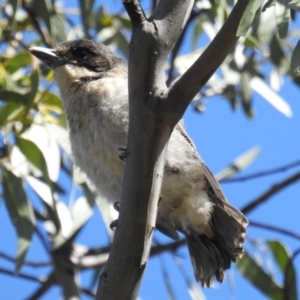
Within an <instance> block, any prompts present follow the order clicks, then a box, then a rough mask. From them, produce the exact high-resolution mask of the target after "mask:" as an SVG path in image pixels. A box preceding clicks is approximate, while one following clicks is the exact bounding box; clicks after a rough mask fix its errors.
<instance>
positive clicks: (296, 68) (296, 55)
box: [291, 41, 300, 77]
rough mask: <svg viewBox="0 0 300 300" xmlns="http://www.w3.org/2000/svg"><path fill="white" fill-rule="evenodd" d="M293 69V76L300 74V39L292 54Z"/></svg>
mask: <svg viewBox="0 0 300 300" xmlns="http://www.w3.org/2000/svg"><path fill="white" fill-rule="evenodd" d="M291 69H292V74H293V76H295V77H296V76H299V75H300V41H298V43H297V45H296V47H295V49H294V51H293V54H292V59H291Z"/></svg>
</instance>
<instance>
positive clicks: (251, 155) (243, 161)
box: [215, 147, 260, 180]
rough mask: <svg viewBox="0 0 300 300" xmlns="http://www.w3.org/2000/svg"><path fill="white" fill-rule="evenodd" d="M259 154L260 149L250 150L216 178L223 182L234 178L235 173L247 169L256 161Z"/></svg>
mask: <svg viewBox="0 0 300 300" xmlns="http://www.w3.org/2000/svg"><path fill="white" fill-rule="evenodd" d="M259 153H260V148H259V147H253V148H251V149H250V150H248V151H247V152H245V153H243V154H242V155H241V156H239V157H238V158H236V159H235V160H234V162H233V163H232V164H231V165H230V166H229V167H227V168H226V169H224V170H222V171H221V172H220V173H218V174H217V175H216V176H215V177H216V178H217V179H218V180H222V179H224V178H228V177H231V176H233V175H234V174H235V173H237V172H239V171H241V170H243V169H245V168H247V167H248V166H249V165H250V164H251V163H252V162H253V161H254V160H255V159H256V157H257V156H258V154H259Z"/></svg>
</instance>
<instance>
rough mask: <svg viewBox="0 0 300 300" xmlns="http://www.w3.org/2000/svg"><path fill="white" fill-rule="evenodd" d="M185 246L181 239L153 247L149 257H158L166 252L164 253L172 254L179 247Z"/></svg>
mask: <svg viewBox="0 0 300 300" xmlns="http://www.w3.org/2000/svg"><path fill="white" fill-rule="evenodd" d="M185 244H186V241H185V239H182V240H180V241H176V242H172V243H169V244H165V245H159V246H154V247H152V248H151V252H150V256H155V255H158V254H160V253H162V252H166V251H171V252H174V251H176V250H177V249H178V248H179V247H181V246H183V245H185Z"/></svg>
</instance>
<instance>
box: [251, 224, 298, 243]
mask: <svg viewBox="0 0 300 300" xmlns="http://www.w3.org/2000/svg"><path fill="white" fill-rule="evenodd" d="M249 225H250V226H253V227H258V228H262V229H266V230H271V231H275V232H278V233H281V234H284V235H287V236H290V237H292V238H294V239H297V240H300V234H298V233H296V232H292V231H289V230H286V229H282V228H279V227H277V226H273V225H267V224H263V223H259V222H254V221H249Z"/></svg>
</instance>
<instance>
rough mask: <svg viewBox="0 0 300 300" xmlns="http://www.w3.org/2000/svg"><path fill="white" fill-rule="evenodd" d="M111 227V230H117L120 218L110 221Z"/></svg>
mask: <svg viewBox="0 0 300 300" xmlns="http://www.w3.org/2000/svg"><path fill="white" fill-rule="evenodd" d="M109 227H110V229H111V230H113V231H115V230H116V228H117V227H118V219H117V220H114V221H112V222H111V223H110V225H109Z"/></svg>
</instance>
